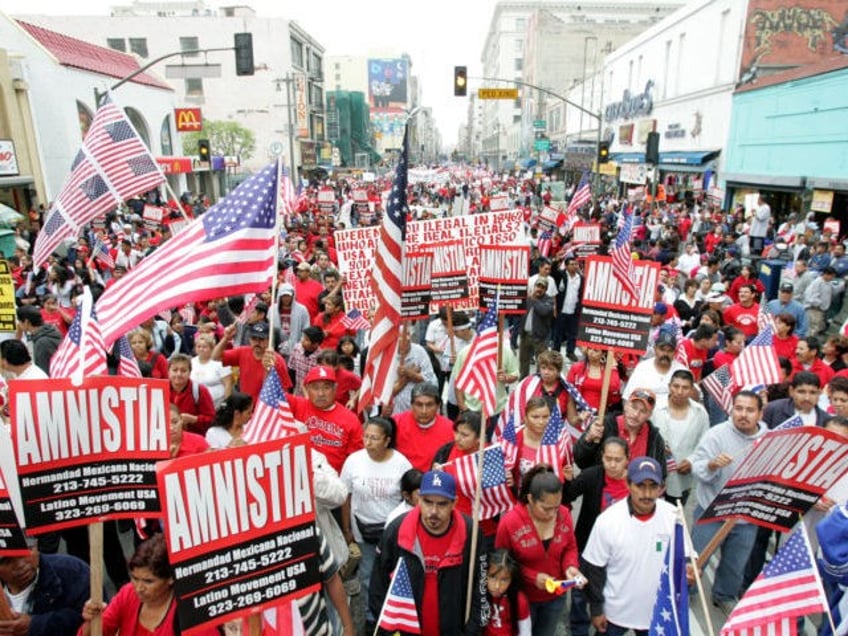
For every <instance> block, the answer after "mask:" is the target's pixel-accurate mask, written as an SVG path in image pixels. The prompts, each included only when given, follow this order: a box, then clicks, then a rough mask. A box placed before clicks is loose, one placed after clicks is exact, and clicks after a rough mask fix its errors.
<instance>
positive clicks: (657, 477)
mask: <svg viewBox="0 0 848 636" xmlns="http://www.w3.org/2000/svg"><path fill="white" fill-rule="evenodd" d="M627 479H629V480H630V482H631V483H634V484H641V483H642V482H643V481H648V480H650V481H652V482H654V483H655V484H661V483H663V476H662V468H660V464H659V462H658V461H657V460H656V459H653V458H652V457H636V458H635V459H633V460H632V461H631V462H630V465H629V466H628V467H627Z"/></svg>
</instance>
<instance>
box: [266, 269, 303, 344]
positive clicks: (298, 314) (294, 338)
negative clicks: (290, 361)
mask: <svg viewBox="0 0 848 636" xmlns="http://www.w3.org/2000/svg"><path fill="white" fill-rule="evenodd" d="M283 294H291V296H292V305H291V313H290V314H289V324H288V330H286V329H282V328H281V325H280V303H279V301H278V302H277V303H276V304H275V305H274V306H273V307H271V308H270V309H269V313H270V319H271V325H272V326H273V327H274V328H277V329H280V331H281V336H280V339H279V341H278V342H279V344H278V345H277V351H278V352H279V353H280V354H281V355H283V356H285V357H288V355H289V354H290V353H291V350H292V347H293V346H294V345H296V344H297V343H298V342H300V338H301V336H302V334H303V330H304V329H305V328H306V327H308V326H309V325H310V322H309V312H308V311H307V310H306V307H304V306H303V305H301V304H300V303H299V302H297V296H296V292H295V289H294V287H293V286H292V285H290V284H289V283H283V284H282V285H280V287H279V288H278V290H277V298H278V299H279V298H280V296H282V295H283ZM287 331H288V333H287Z"/></svg>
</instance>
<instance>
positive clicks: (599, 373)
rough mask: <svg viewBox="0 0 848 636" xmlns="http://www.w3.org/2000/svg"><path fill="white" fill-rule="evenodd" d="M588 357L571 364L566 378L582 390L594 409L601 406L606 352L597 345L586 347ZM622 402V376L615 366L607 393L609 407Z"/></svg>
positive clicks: (581, 392) (585, 352) (585, 351)
mask: <svg viewBox="0 0 848 636" xmlns="http://www.w3.org/2000/svg"><path fill="white" fill-rule="evenodd" d="M583 352H584V354H585V355H586V358H585V359H584V360H581V361H580V362H577V363H575V364H573V365H572V366H571V368H570V369H569V370H568V377H566V380H568V381H569V382H571V384H573V385H574V386H576V387H577V389H578V390H579V391H580V394H581V395H582V396H583V398H584V399H585V400H586V402H588V403H589V406H591V407H592V408H594V409H600V408H601V388H602V385H603V380H604V365H605V364H606V359H605V356H604V352H603V351H602V350H601V349H597V348H595V347H585V348H584V350H583ZM620 403H621V377H620V376H619V374H618V369H616V368H615V367H613V369H612V374H611V375H610V383H609V393H608V395H607V407H608V408H614V407H615V406H616V405H618V404H620Z"/></svg>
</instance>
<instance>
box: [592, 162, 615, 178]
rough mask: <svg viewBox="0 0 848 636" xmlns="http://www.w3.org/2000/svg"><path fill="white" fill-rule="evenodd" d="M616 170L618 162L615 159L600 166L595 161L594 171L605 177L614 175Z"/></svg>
mask: <svg viewBox="0 0 848 636" xmlns="http://www.w3.org/2000/svg"><path fill="white" fill-rule="evenodd" d="M617 170H618V164H617V163H616V162H615V161H607V162H606V163H602V164H601V165H600V167H599V166H598V162H597V161H596V162H595V169H594V172H597V173H598V174H602V175H605V176H607V177H614V176H615V173H616V171H617Z"/></svg>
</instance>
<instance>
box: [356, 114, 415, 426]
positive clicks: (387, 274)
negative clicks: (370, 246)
mask: <svg viewBox="0 0 848 636" xmlns="http://www.w3.org/2000/svg"><path fill="white" fill-rule="evenodd" d="M408 136H409V129H408V128H407V130H406V131H405V132H404V135H403V146H402V149H401V153H400V157H399V158H398V165H397V169H396V170H395V178H394V181H393V182H392V189H391V191H390V193H389V200H388V205H387V208H386V213H385V214H384V215H383V222H382V225H381V226H380V236H379V238H378V239H377V249H376V250H375V251H374V259H375V262H374V268H373V270H372V272H371V274H372V282H373V288H374V291H375V293H376V295H377V311H376V313H375V314H374V324H373V325H372V327H371V343H370V345H369V347H368V357H367V358H366V361H365V372H364V373H363V374H362V387H361V388H360V393H359V409H360V410H365V409H367V408H369V407H370V406H371V405H372V404H374V403H377V404H387V403H388V402H389V400H390V399H391V397H392V387H393V386H394V383H395V380H396V379H397V366H398V361H397V350H398V329H399V327H400V323H401V319H400V308H401V286H402V283H403V259H404V253H405V250H406V246H405V240H406V207H407V206H406V186H407V169H408V166H407V160H408V157H409V140H408Z"/></svg>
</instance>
